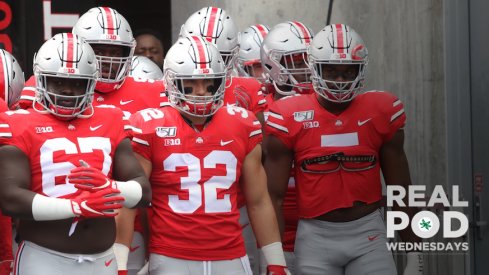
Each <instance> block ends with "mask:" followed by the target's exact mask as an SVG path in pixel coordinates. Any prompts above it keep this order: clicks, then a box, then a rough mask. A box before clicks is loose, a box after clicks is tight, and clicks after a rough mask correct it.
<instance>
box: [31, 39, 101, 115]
mask: <svg viewBox="0 0 489 275" xmlns="http://www.w3.org/2000/svg"><path fill="white" fill-rule="evenodd" d="M33 70H34V76H35V78H36V101H37V103H39V105H40V106H42V107H43V108H44V110H39V109H37V108H39V107H36V106H37V104H34V109H35V110H37V111H40V112H46V111H47V112H49V113H52V114H53V115H55V116H56V117H58V118H60V119H72V118H75V117H88V116H91V115H92V114H93V107H92V99H93V93H94V89H95V82H96V80H97V78H98V74H99V71H98V67H97V59H96V57H95V53H94V52H93V50H92V48H91V47H90V45H89V44H88V43H87V42H86V41H85V40H83V38H81V37H79V36H77V35H75V34H72V33H59V34H57V35H55V36H53V37H52V38H51V39H49V40H47V41H46V42H44V44H43V45H42V46H41V48H40V49H39V51H38V52H37V53H36V54H35V55H34V65H33ZM53 77H57V78H70V79H83V80H86V88H85V91H86V92H85V93H84V94H83V95H79V96H64V95H58V94H57V93H54V92H51V91H49V90H48V87H47V80H48V79H49V78H53ZM63 101H71V102H74V104H73V106H74V107H65V106H63V105H61V104H58V103H59V102H63ZM89 108H90V109H92V110H91V111H90V112H88V113H87V114H82V113H83V112H84V111H85V110H87V109H89Z"/></svg>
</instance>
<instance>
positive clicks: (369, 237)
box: [368, 235, 379, 241]
mask: <svg viewBox="0 0 489 275" xmlns="http://www.w3.org/2000/svg"><path fill="white" fill-rule="evenodd" d="M378 237H379V235H375V236H368V240H369V241H373V240H375V239H377V238H378Z"/></svg>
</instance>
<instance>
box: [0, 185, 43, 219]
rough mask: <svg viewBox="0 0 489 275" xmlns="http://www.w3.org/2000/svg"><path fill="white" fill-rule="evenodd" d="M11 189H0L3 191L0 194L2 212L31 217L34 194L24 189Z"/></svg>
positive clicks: (18, 216)
mask: <svg viewBox="0 0 489 275" xmlns="http://www.w3.org/2000/svg"><path fill="white" fill-rule="evenodd" d="M12 189H13V190H12ZM12 189H11V190H5V191H4V190H0V192H2V193H3V194H2V195H1V196H0V207H1V209H2V212H3V214H4V215H6V216H10V217H15V218H20V219H33V214H32V211H33V208H32V203H33V199H34V196H35V195H36V194H35V193H34V192H32V191H30V190H26V189H21V188H15V189H14V188H12Z"/></svg>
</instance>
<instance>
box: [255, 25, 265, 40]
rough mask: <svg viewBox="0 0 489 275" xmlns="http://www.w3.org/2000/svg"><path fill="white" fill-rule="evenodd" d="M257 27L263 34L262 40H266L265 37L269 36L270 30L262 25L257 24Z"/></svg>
mask: <svg viewBox="0 0 489 275" xmlns="http://www.w3.org/2000/svg"><path fill="white" fill-rule="evenodd" d="M255 27H256V29H257V30H258V31H259V33H260V34H261V39H262V40H263V39H264V38H265V36H267V34H268V29H267V28H265V26H263V25H260V24H256V25H255Z"/></svg>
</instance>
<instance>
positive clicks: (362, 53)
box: [351, 44, 367, 60]
mask: <svg viewBox="0 0 489 275" xmlns="http://www.w3.org/2000/svg"><path fill="white" fill-rule="evenodd" d="M365 57H367V48H365V46H364V45H363V44H359V45H356V46H355V48H353V51H352V52H351V58H352V59H353V60H362V59H364V58H365Z"/></svg>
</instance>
